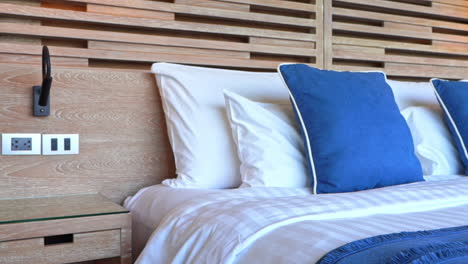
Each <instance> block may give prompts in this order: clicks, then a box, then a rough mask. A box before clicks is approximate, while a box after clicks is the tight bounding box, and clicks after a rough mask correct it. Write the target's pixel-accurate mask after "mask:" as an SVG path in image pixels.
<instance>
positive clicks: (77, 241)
mask: <svg viewBox="0 0 468 264" xmlns="http://www.w3.org/2000/svg"><path fill="white" fill-rule="evenodd" d="M118 256H120V229H115V230H108V231H100V232H89V233H79V234H72V235H64V236H54V237H46V238H33V239H24V240H14V241H7V242H0V263H5V264H7V263H8V264H16V263H18V264H19V263H21V264H29V263H37V264H40V263H41V264H42V263H47V264H53V263H57V264H58V263H71V262H80V261H88V260H95V259H103V258H112V257H118Z"/></svg>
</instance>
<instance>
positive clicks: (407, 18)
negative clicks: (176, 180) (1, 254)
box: [0, 0, 468, 202]
mask: <svg viewBox="0 0 468 264" xmlns="http://www.w3.org/2000/svg"><path fill="white" fill-rule="evenodd" d="M41 45H48V46H49V47H50V51H51V54H52V56H53V58H52V64H53V74H54V84H53V88H52V92H51V94H52V98H51V100H52V112H51V116H50V117H47V118H38V117H32V115H31V86H32V85H37V84H39V83H40V66H39V63H40V54H41ZM157 61H166V62H175V63H184V64H191V65H203V66H209V67H222V68H234V69H247V70H255V71H274V70H275V69H276V67H277V65H278V64H279V63H281V62H301V63H308V64H310V65H313V66H316V67H320V68H324V69H335V70H382V71H385V72H386V73H387V74H388V76H389V77H390V78H396V79H409V80H427V79H428V78H430V77H440V78H448V79H464V78H468V0H432V1H429V0H315V1H314V0H159V1H158V0H153V1H150V0H132V1H128V0H63V1H58V0H42V1H40V0H5V1H1V2H0V94H1V96H0V122H1V124H2V125H1V127H2V129H1V131H0V132H1V133H8V132H15V133H20V132H23V133H27V132H29V133H79V134H80V135H81V153H80V155H78V156H56V157H51V156H30V157H18V156H0V199H8V198H19V197H36V196H49V195H62V194H77V193H91V192H100V193H102V194H103V195H105V196H107V197H109V198H111V199H113V200H114V201H117V202H121V201H122V200H123V199H124V198H125V197H126V196H127V195H130V194H133V193H135V192H136V191H137V190H138V189H140V188H141V187H143V186H148V185H151V184H155V183H159V182H160V181H161V180H162V179H164V178H167V177H173V176H174V175H175V169H174V162H173V158H172V153H171V150H170V146H169V143H168V140H167V135H166V128H165V123H164V119H163V113H162V109H161V105H160V99H159V95H158V92H157V88H156V85H155V81H154V77H153V76H152V75H151V74H150V73H149V68H150V65H151V63H153V62H157Z"/></svg>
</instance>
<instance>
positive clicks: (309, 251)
mask: <svg viewBox="0 0 468 264" xmlns="http://www.w3.org/2000/svg"><path fill="white" fill-rule="evenodd" d="M467 188H468V178H460V179H455V180H448V181H436V182H434V181H431V182H417V183H413V184H406V185H398V186H391V187H386V188H381V189H373V190H367V191H361V192H354V193H341V194H322V195H309V194H308V193H307V191H305V190H303V189H291V188H242V189H237V190H230V191H225V194H224V195H222V196H220V195H207V196H206V197H204V198H200V199H193V200H192V201H189V202H187V203H185V204H184V205H182V206H180V207H178V208H176V209H175V210H174V211H172V212H171V213H170V215H168V216H166V218H165V220H164V221H163V222H162V223H161V225H160V226H159V227H158V229H157V230H156V231H155V233H154V234H153V235H152V236H151V238H150V240H149V242H148V244H147V245H146V247H145V249H144V251H143V253H142V254H141V255H140V257H139V258H138V260H137V262H136V263H139V264H149V263H234V262H240V263H252V262H251V259H248V260H247V259H246V258H245V256H248V255H250V256H257V257H259V256H263V257H262V258H261V259H257V260H256V262H257V263H259V262H262V263H265V262H264V261H265V259H268V258H269V256H268V253H265V251H262V249H263V250H267V251H268V252H271V251H273V250H275V249H277V248H278V247H280V246H285V245H288V247H289V246H294V250H293V251H294V252H291V251H289V253H290V254H286V255H285V256H283V258H287V260H286V261H284V262H283V261H281V262H279V261H278V259H277V260H276V261H275V263H294V262H296V263H297V262H301V263H302V262H304V260H305V259H307V261H310V262H311V263H314V262H315V261H317V260H318V259H319V258H320V257H322V256H323V254H325V253H326V252H327V251H329V250H332V249H334V248H336V247H339V246H341V245H343V244H345V243H348V242H351V241H353V240H355V239H360V238H365V237H369V236H374V235H380V234H386V233H392V232H401V231H413V230H420V228H422V229H437V228H444V227H451V226H458V225H466V223H467V220H466V219H467V218H466V217H467V216H468V192H467V191H466V190H467ZM309 192H310V191H309ZM447 215H450V217H449V219H447ZM442 216H444V217H442ZM442 218H443V219H442ZM363 223H368V224H369V226H368V225H367V224H363ZM290 231H292V232H290ZM289 234H291V235H289ZM267 238H273V239H272V240H269V241H270V242H266V241H267ZM302 240H303V241H302ZM255 241H260V242H259V244H260V246H255V244H256V243H254V242H255ZM289 243H291V244H289ZM301 245H306V246H307V247H306V248H303V247H301ZM310 245H312V247H310ZM272 248H273V249H272ZM259 250H260V251H262V252H259ZM254 251H255V252H254ZM283 252H284V251H283Z"/></svg>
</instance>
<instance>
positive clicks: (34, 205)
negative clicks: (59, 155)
mask: <svg viewBox="0 0 468 264" xmlns="http://www.w3.org/2000/svg"><path fill="white" fill-rule="evenodd" d="M100 259H101V260H102V259H107V260H108V261H106V262H105V263H109V262H110V263H125V264H127V263H131V261H132V257H131V215H130V213H129V212H128V210H126V209H125V208H123V207H121V206H120V205H118V204H115V203H113V202H111V201H109V200H107V199H106V198H104V197H102V196H100V195H98V194H90V195H75V196H61V197H45V198H29V199H18V200H0V263H2V264H10V263H11V264H16V263H21V264H29V263H35V264H41V263H47V264H49V263H73V262H82V261H91V260H100Z"/></svg>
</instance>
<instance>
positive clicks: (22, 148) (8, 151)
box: [2, 134, 41, 155]
mask: <svg viewBox="0 0 468 264" xmlns="http://www.w3.org/2000/svg"><path fill="white" fill-rule="evenodd" d="M25 144H26V145H25ZM2 154H3V155H41V134H2Z"/></svg>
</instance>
